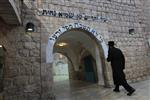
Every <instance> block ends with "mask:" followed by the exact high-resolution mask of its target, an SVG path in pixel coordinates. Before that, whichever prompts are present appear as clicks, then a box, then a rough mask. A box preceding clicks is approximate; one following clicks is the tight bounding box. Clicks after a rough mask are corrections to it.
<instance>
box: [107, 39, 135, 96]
mask: <svg viewBox="0 0 150 100" xmlns="http://www.w3.org/2000/svg"><path fill="white" fill-rule="evenodd" d="M108 45H109V50H108V58H107V61H108V62H111V67H112V73H113V81H114V85H115V89H114V92H120V91H119V86H120V85H122V86H123V87H124V88H125V89H126V90H127V91H128V93H127V95H128V96H131V95H132V94H133V92H135V89H134V88H132V87H131V86H130V85H129V84H128V83H127V81H126V79H125V74H124V72H123V70H124V69H125V57H124V55H123V53H122V51H121V50H120V49H118V48H115V47H114V41H109V42H108Z"/></svg>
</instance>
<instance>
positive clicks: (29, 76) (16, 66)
mask: <svg viewBox="0 0 150 100" xmlns="http://www.w3.org/2000/svg"><path fill="white" fill-rule="evenodd" d="M0 27H1V30H0V44H2V45H4V47H5V48H6V50H7V51H6V59H5V70H4V92H3V97H4V100H39V99H40V93H41V79H40V77H41V76H40V73H41V63H40V62H41V57H40V47H41V46H40V33H38V32H36V31H35V32H33V33H29V32H28V33H27V32H25V27H24V26H23V25H21V26H10V25H7V24H5V22H4V21H3V20H2V19H1V20H0Z"/></svg>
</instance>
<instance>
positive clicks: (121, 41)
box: [38, 0, 150, 81]
mask: <svg viewBox="0 0 150 100" xmlns="http://www.w3.org/2000/svg"><path fill="white" fill-rule="evenodd" d="M38 4H39V8H42V9H51V10H56V11H70V12H72V11H73V12H75V13H81V14H82V13H86V14H88V15H99V16H102V17H106V18H109V20H108V22H106V27H107V28H108V32H106V31H103V30H100V29H99V28H100V24H99V22H95V21H93V22H90V21H83V20H72V19H65V18H64V19H63V18H54V17H47V16H41V21H42V24H43V25H42V26H41V32H42V33H43V32H44V35H45V36H44V35H42V37H48V36H49V34H52V33H53V32H54V31H55V30H56V29H58V28H59V27H60V26H61V25H64V24H66V23H71V22H80V23H86V24H87V25H89V26H91V27H93V28H95V29H96V30H98V31H100V32H101V33H102V35H103V36H104V38H105V40H106V41H108V40H114V41H115V42H116V44H117V47H119V48H121V49H122V50H123V52H124V54H125V57H126V70H125V72H126V75H127V79H129V80H132V81H137V80H141V79H142V78H143V77H145V76H148V75H149V74H150V72H149V65H150V64H149V57H148V56H147V53H148V47H147V38H146V34H145V32H144V28H145V26H146V23H145V20H146V19H145V17H144V16H143V14H142V11H143V10H142V9H143V8H142V5H141V2H140V1H138V0H125V1H123V0H110V1H109V0H101V1H99V0H92V1H91V0H82V1H79V0H74V1H68V0H61V1H56V0H44V1H43V0H42V1H40V2H38ZM129 29H134V30H135V34H133V35H131V34H129ZM44 40H46V39H44ZM43 44H44V45H46V44H47V41H44V42H43V43H42V45H43Z"/></svg>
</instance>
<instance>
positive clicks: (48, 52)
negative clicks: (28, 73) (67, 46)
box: [46, 23, 108, 63]
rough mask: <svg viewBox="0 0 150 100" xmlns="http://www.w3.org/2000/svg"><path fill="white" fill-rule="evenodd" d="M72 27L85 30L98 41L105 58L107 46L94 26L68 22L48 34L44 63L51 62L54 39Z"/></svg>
mask: <svg viewBox="0 0 150 100" xmlns="http://www.w3.org/2000/svg"><path fill="white" fill-rule="evenodd" d="M72 29H80V30H83V31H87V32H88V33H89V35H91V36H93V37H94V38H95V39H96V40H97V41H98V44H99V45H100V46H101V47H102V49H103V53H104V56H105V58H106V57H107V55H108V47H107V45H106V43H105V41H104V38H103V36H102V35H101V34H100V33H99V32H97V31H96V30H95V29H94V28H91V27H90V26H87V25H84V24H81V23H70V24H66V25H63V26H62V27H60V28H59V29H57V30H56V31H55V32H54V33H53V34H52V35H50V37H49V40H48V45H47V48H46V63H52V62H53V47H54V44H55V42H56V40H57V39H58V38H59V36H60V35H62V34H64V33H65V32H67V31H69V30H72Z"/></svg>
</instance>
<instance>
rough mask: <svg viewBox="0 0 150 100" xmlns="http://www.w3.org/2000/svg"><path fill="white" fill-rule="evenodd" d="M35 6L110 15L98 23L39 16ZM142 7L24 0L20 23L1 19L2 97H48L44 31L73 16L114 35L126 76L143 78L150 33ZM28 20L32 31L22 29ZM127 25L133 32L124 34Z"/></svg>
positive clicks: (134, 1)
mask: <svg viewBox="0 0 150 100" xmlns="http://www.w3.org/2000/svg"><path fill="white" fill-rule="evenodd" d="M122 1H124V2H122ZM130 1H131V2H130ZM39 8H42V9H51V10H56V11H71V12H75V13H86V14H88V15H99V16H103V17H107V18H109V20H108V21H106V22H104V23H101V22H97V21H85V20H73V19H66V18H56V17H47V16H38V15H37V10H38V9H39ZM142 9H143V7H142V5H141V2H140V1H138V0H82V1H79V0H33V1H31V0H24V5H23V9H22V11H23V12H22V13H23V15H22V19H23V25H21V26H8V25H6V24H5V22H3V21H2V20H1V21H0V26H1V30H0V44H3V45H4V46H5V48H6V50H7V52H6V55H7V56H6V66H5V81H4V82H5V87H4V99H5V100H48V99H51V98H52V97H51V96H52V95H53V94H52V84H53V81H52V65H51V64H46V46H47V42H48V37H49V35H50V34H52V33H54V31H56V30H57V29H58V28H59V27H60V26H61V25H65V24H68V23H72V22H79V23H83V24H85V25H89V26H91V27H93V28H95V29H96V30H97V31H98V32H100V33H101V34H102V35H103V37H104V39H105V40H106V42H107V41H108V40H114V41H115V42H116V44H117V47H119V48H121V49H122V50H123V53H124V54H125V57H126V70H125V72H126V76H127V79H128V80H130V81H132V82H134V81H138V80H142V79H145V77H146V76H148V75H150V62H149V61H150V57H149V55H148V54H149V53H148V52H149V51H150V50H149V48H148V45H147V37H148V36H150V35H149V30H148V26H147V25H149V24H148V23H146V21H147V20H148V19H146V18H145V16H143V13H142V11H143V10H142ZM144 9H149V8H144ZM145 11H148V10H145ZM147 18H148V17H147ZM28 22H32V23H34V25H35V32H32V33H30V32H25V26H26V24H27V23H28ZM130 28H134V29H135V34H133V35H131V34H129V32H128V31H129V29H130ZM145 29H146V30H147V31H145Z"/></svg>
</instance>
